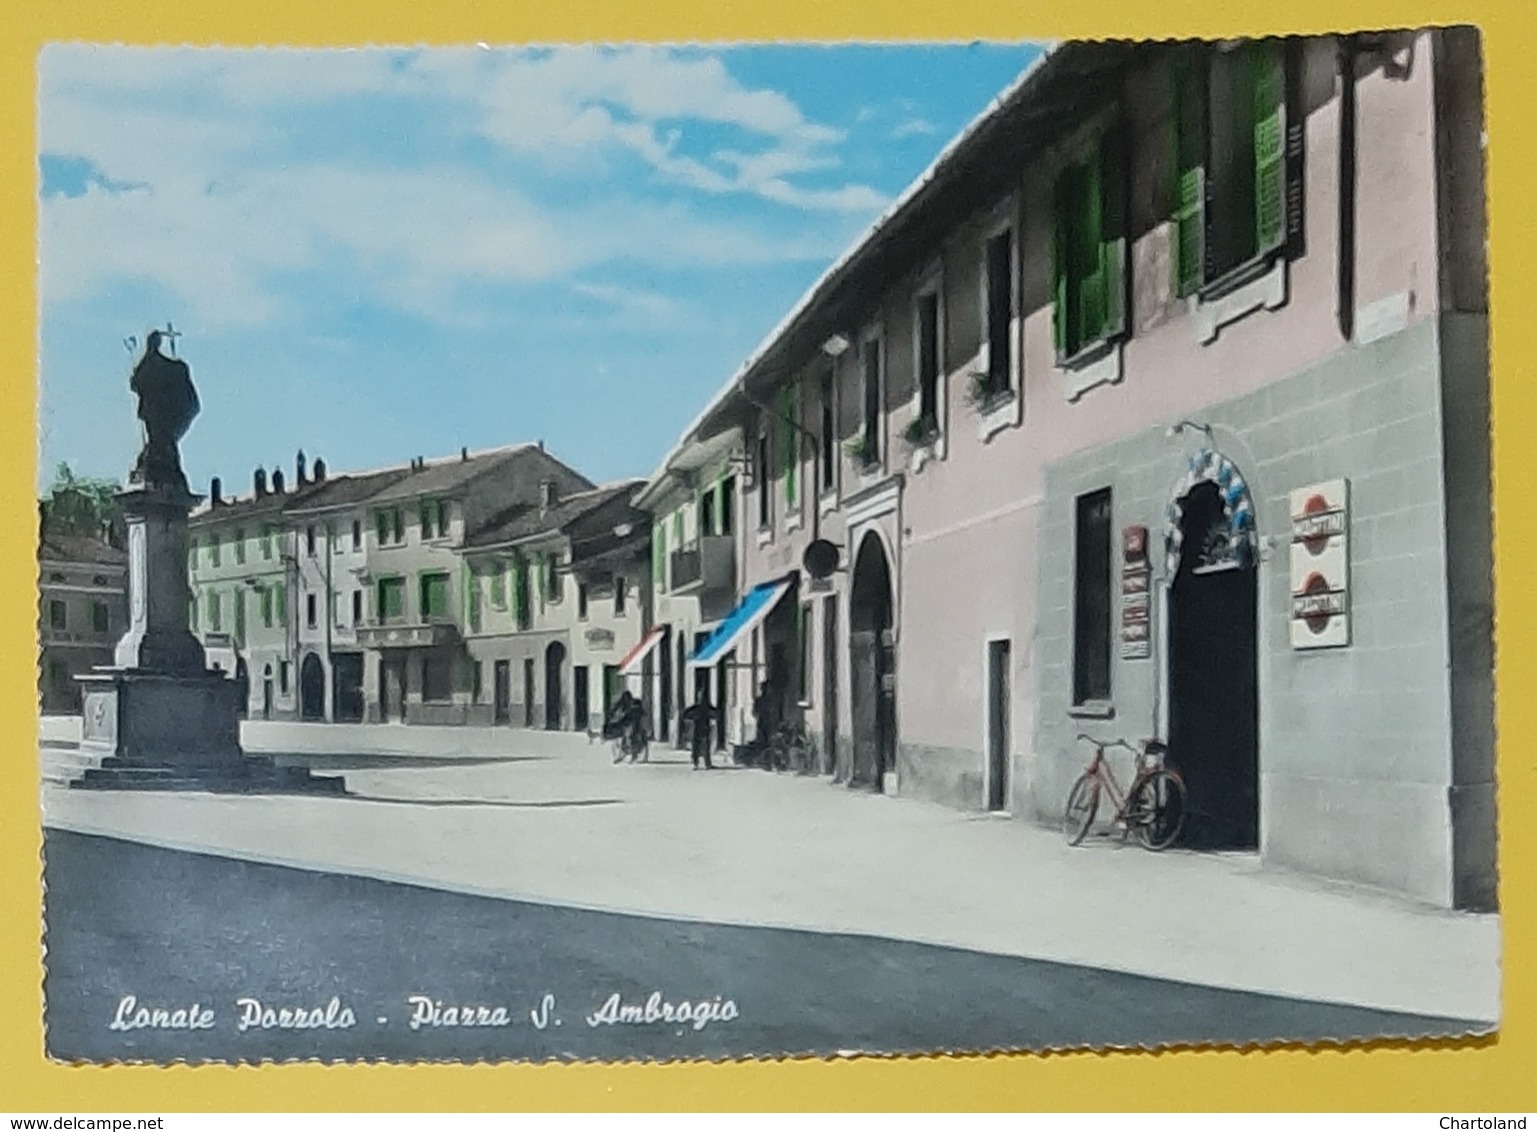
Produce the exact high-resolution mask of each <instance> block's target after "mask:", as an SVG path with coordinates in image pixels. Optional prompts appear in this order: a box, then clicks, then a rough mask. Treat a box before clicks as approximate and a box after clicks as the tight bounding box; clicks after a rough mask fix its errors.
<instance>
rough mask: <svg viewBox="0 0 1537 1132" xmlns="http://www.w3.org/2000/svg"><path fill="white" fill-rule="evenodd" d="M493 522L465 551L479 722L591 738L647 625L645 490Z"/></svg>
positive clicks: (544, 495)
mask: <svg viewBox="0 0 1537 1132" xmlns="http://www.w3.org/2000/svg"><path fill="white" fill-rule="evenodd" d="M561 487H562V485H561V484H559V483H558V482H557V481H556V480H554V479H552V478H546V479H545V480H543V482H542V483H541V484H540V490H539V497H538V499H537V500H536V501H534V502H519V503H514V504H513V505H511V506H509V507H507V508H504V509H503V510H502V511H500V512H498V513H497V514H495V515H493V516H491V517H489V518H488V519H487V521H486V522H485V523H483V524H482V525H481V526H480V527H479V528H478V529H477V530H475V531H474V532H472V533H471V535H470V536H469V538H468V539H467V541H466V545H465V556H466V561H467V562H468V563H469V569H470V574H469V586H470V593H469V611H470V615H469V623H468V634H467V647H468V648H469V651H470V655H471V658H472V664H473V666H474V668H473V681H472V682H473V689H474V697H473V703H474V707H475V718H476V721H477V722H482V723H490V724H500V725H512V726H517V727H529V728H542V729H544V730H550V731H559V730H574V731H584V730H588V729H596V728H598V727H600V726H601V722H602V719H603V717H604V715H605V713H606V712H607V709H608V707H609V705H610V703H611V702H612V699H613V697H614V696H615V695H616V694H617V691H618V684H619V664H620V661H621V660H622V659H623V657H624V656H625V654H626V653H628V652H629V651H630V650H631V649H633V648H634V647H635V646H636V645H637V644H638V643H639V642H640V640H641V638H642V637H643V635H644V634H645V632H646V629H647V628H648V625H649V610H650V605H651V589H650V585H649V584H648V580H647V578H646V573H645V571H646V567H647V557H648V548H649V545H650V543H649V537H650V524H649V517H648V516H647V515H646V514H645V513H644V512H642V511H640V510H639V509H638V508H636V507H635V506H634V504H633V498H634V496H635V494H636V492H637V491H638V490H639V488H640V484H639V482H638V481H637V482H625V483H620V484H614V485H609V486H606V487H601V488H595V489H590V490H580V491H577V492H575V493H574V494H569V495H567V494H563V493H562V490H561Z"/></svg>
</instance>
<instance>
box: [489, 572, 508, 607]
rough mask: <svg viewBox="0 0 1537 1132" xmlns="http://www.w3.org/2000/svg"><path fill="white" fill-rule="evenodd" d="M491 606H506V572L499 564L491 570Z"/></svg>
mask: <svg viewBox="0 0 1537 1132" xmlns="http://www.w3.org/2000/svg"><path fill="white" fill-rule="evenodd" d="M491 608H492V609H506V608H507V574H506V572H505V571H503V569H502V567H501V566H500V565H499V564H498V565H495V566H494V567H493V568H492V572H491Z"/></svg>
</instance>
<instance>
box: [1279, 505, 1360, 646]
mask: <svg viewBox="0 0 1537 1132" xmlns="http://www.w3.org/2000/svg"><path fill="white" fill-rule="evenodd" d="M1291 536H1292V537H1291V640H1292V647H1293V648H1296V649H1322V648H1342V647H1344V646H1347V645H1349V644H1350V555H1349V540H1350V498H1349V483H1348V482H1347V481H1346V480H1330V481H1329V482H1327V483H1320V484H1314V485H1313V486H1311V487H1305V488H1302V489H1300V490H1298V491H1294V492H1292V493H1291Z"/></svg>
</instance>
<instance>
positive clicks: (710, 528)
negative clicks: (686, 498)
mask: <svg viewBox="0 0 1537 1132" xmlns="http://www.w3.org/2000/svg"><path fill="white" fill-rule="evenodd" d="M714 533H715V489H714V488H713V487H712V488H710V490H709V491H707V492H705V493H704V494H703V495H701V496H700V497H699V537H700V538H709V537H710V536H711V535H713V534H714Z"/></svg>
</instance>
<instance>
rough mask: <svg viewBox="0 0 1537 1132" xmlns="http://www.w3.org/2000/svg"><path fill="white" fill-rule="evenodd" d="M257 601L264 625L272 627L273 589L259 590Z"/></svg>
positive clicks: (268, 627)
mask: <svg viewBox="0 0 1537 1132" xmlns="http://www.w3.org/2000/svg"><path fill="white" fill-rule="evenodd" d="M256 603H257V608H258V610H259V611H260V613H261V619H262V627H263V628H264V629H270V628H272V591H271V590H269V589H262V590H261V591H259V596H258V597H257V599H256Z"/></svg>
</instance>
